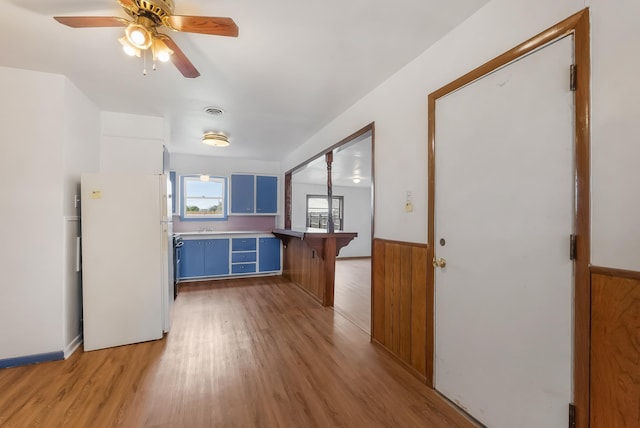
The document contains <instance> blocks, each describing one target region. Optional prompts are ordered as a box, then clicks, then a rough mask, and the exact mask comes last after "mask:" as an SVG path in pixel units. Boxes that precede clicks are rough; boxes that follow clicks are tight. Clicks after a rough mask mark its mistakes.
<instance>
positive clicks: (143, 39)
mask: <svg viewBox="0 0 640 428" xmlns="http://www.w3.org/2000/svg"><path fill="white" fill-rule="evenodd" d="M124 34H125V36H126V37H127V41H129V43H131V45H132V46H133V47H135V48H138V49H142V50H145V49H149V47H151V44H152V43H153V37H152V35H151V32H150V31H149V30H148V29H147V28H145V27H144V26H143V25H140V24H134V23H131V24H129V25H128V26H127V28H126V30H124Z"/></svg>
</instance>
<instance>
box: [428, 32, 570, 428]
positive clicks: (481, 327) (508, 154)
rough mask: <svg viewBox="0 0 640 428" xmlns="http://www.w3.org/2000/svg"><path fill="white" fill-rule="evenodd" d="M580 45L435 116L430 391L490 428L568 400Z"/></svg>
mask: <svg viewBox="0 0 640 428" xmlns="http://www.w3.org/2000/svg"><path fill="white" fill-rule="evenodd" d="M572 57H573V40H572V37H570V36H569V37H565V38H564V39H562V40H560V41H556V42H555V43H553V44H551V45H549V46H546V47H544V48H541V49H540V50H538V51H535V52H533V53H532V54H530V55H528V56H526V57H524V58H522V59H520V60H518V61H516V62H513V63H511V64H509V65H507V66H505V67H503V68H501V69H499V70H497V71H495V72H494V73H491V74H489V75H487V76H485V77H483V78H482V79H479V80H477V81H475V82H473V83H471V84H470V85H468V86H466V87H463V88H461V89H460V90H458V91H456V92H453V93H451V94H449V95H447V96H445V97H443V98H440V99H439V100H437V103H436V128H435V132H436V140H435V141H436V143H435V154H436V170H435V174H436V198H435V236H434V238H435V248H434V252H435V257H436V258H443V259H445V260H446V267H444V268H436V269H435V330H436V331H435V335H436V341H435V342H436V343H435V386H436V389H438V390H439V391H440V392H442V393H443V394H444V395H445V396H447V397H448V398H449V399H451V400H452V401H453V402H455V403H457V404H458V405H459V406H460V407H462V408H463V409H465V410H467V411H468V412H469V413H470V414H471V415H473V416H474V417H475V418H477V419H478V420H480V421H481V422H482V423H484V424H486V425H488V426H490V427H495V428H500V427H505V428H514V427H531V428H534V427H535V428H539V427H545V428H554V427H557V428H564V427H566V426H567V420H568V419H567V417H568V416H567V415H568V404H569V403H570V402H571V397H572V318H573V315H572V310H573V309H572V289H573V263H572V262H571V261H570V259H569V247H570V245H569V236H570V234H571V233H572V231H573V209H574V203H573V199H574V178H573V177H574V174H573V165H574V160H573V157H574V145H573V135H574V131H573V108H574V107H573V93H572V92H570V90H569V67H570V64H571V63H572Z"/></svg>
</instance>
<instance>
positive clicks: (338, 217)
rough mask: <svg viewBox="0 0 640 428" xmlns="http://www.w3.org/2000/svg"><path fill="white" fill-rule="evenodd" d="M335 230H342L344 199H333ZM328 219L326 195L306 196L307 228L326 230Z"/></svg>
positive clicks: (327, 199) (337, 197) (341, 197)
mask: <svg viewBox="0 0 640 428" xmlns="http://www.w3.org/2000/svg"><path fill="white" fill-rule="evenodd" d="M332 199H333V207H332V208H333V224H334V229H335V230H344V197H343V196H334V197H333V198H332ZM328 219H329V198H328V196H326V195H307V227H313V228H319V229H326V228H327V220H328Z"/></svg>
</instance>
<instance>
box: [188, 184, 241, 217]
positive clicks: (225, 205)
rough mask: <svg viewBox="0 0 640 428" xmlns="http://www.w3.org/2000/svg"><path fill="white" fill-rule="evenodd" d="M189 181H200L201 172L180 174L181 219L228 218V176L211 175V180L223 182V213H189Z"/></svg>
mask: <svg viewBox="0 0 640 428" xmlns="http://www.w3.org/2000/svg"><path fill="white" fill-rule="evenodd" d="M189 181H200V175H199V174H191V175H181V176H180V220H181V221H224V220H227V218H228V211H229V206H228V203H229V191H228V180H227V177H220V176H214V175H210V176H209V182H212V181H213V182H219V183H220V184H222V198H221V202H222V213H221V214H208V215H188V214H187V203H186V201H187V199H189V198H188V195H187V183H188V182H189Z"/></svg>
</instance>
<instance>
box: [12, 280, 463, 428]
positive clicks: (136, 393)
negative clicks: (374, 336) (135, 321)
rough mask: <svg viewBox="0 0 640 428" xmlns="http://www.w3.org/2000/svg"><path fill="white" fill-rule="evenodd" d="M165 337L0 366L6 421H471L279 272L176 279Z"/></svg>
mask: <svg viewBox="0 0 640 428" xmlns="http://www.w3.org/2000/svg"><path fill="white" fill-rule="evenodd" d="M174 308H175V314H174V324H173V328H172V331H171V333H170V334H169V335H168V336H167V337H166V338H165V339H164V340H160V341H155V342H147V343H142V344H136V345H129V346H122V347H118V348H112V349H106V350H100V351H93V352H87V353H84V352H82V351H77V352H76V353H75V354H74V355H73V356H72V357H71V358H70V359H69V360H67V361H58V362H50V363H43V364H38V365H33V366H25V367H19V368H11V369H2V370H0V426H2V427H21V428H22V427H72V428H75V427H92V428H94V427H116V426H120V427H172V428H175V427H190V428H199V427H293V428H302V427H394V428H397V427H403V428H409V427H438V428H440V427H468V426H473V425H472V424H471V423H470V422H469V421H468V420H466V419H465V418H464V417H463V416H461V415H460V414H458V413H457V412H456V411H455V410H454V409H453V408H452V407H451V406H450V405H449V404H448V403H446V402H444V401H443V400H442V399H441V398H440V397H439V396H438V395H437V394H436V393H434V392H433V391H432V390H430V389H429V388H427V387H426V386H425V385H424V384H422V383H421V382H420V381H419V380H418V379H416V378H414V377H413V376H411V375H410V374H409V373H408V372H407V371H405V370H404V369H403V368H402V367H401V366H400V365H399V364H398V363H397V362H395V361H394V360H393V358H392V357H390V356H389V355H388V354H386V353H385V352H384V351H383V350H381V349H380V348H379V347H377V346H376V345H373V344H371V343H369V341H368V336H367V335H366V334H365V333H364V332H363V331H362V330H360V329H359V328H357V327H356V326H355V325H354V324H353V323H351V322H350V321H348V320H346V319H345V318H344V317H342V316H341V315H339V314H338V313H336V312H334V311H333V310H332V309H331V308H323V307H321V306H320V305H319V304H318V303H317V302H315V301H314V300H313V299H312V298H311V297H309V296H308V295H307V294H306V293H304V292H303V291H301V290H300V289H298V288H297V286H296V285H294V284H292V283H290V282H288V281H287V280H284V279H282V278H281V277H268V278H256V279H234V280H225V281H217V282H212V283H208V282H201V283H194V284H190V285H188V286H183V287H182V289H181V293H180V294H179V296H178V299H177V300H176V305H175V307H174Z"/></svg>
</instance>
